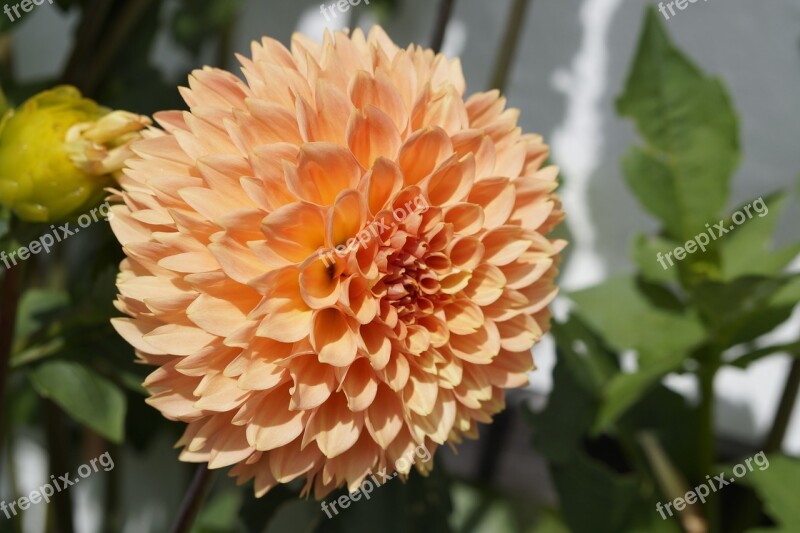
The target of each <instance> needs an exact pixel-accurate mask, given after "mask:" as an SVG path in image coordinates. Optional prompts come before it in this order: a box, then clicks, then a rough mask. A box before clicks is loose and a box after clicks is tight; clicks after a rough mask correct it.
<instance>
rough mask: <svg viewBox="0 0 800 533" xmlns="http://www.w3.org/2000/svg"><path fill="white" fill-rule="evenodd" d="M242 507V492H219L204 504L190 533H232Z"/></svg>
mask: <svg viewBox="0 0 800 533" xmlns="http://www.w3.org/2000/svg"><path fill="white" fill-rule="evenodd" d="M241 507H242V491H241V490H237V489H232V490H226V491H221V492H220V493H219V494H216V495H215V496H214V498H212V499H211V500H210V501H209V502H208V503H207V504H205V505H204V506H203V508H202V510H201V512H200V514H199V516H198V517H197V520H196V521H195V523H194V526H193V527H192V533H232V532H234V531H242V528H238V529H233V524H236V523H237V521H238V517H239V510H240V509H241Z"/></svg>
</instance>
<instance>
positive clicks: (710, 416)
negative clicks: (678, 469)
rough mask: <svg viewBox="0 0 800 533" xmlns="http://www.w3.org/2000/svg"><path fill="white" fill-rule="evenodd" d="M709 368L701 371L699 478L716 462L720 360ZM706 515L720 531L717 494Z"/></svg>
mask: <svg viewBox="0 0 800 533" xmlns="http://www.w3.org/2000/svg"><path fill="white" fill-rule="evenodd" d="M709 364H710V367H709V368H703V369H701V371H700V372H699V375H698V377H699V379H700V394H701V403H700V435H699V442H698V452H699V453H698V457H699V472H698V478H697V480H698V481H700V480H703V479H705V476H706V475H713V472H714V470H713V469H714V465H715V464H716V438H715V433H714V405H715V404H714V377H715V376H716V375H717V370H718V369H719V364H718V361H714V362H711V363H709ZM705 510H706V516H707V517H708V531H709V533H716V532H717V531H719V501H718V499H717V497H716V494H711V495H710V496H709V497H708V499H707V500H706V505H705Z"/></svg>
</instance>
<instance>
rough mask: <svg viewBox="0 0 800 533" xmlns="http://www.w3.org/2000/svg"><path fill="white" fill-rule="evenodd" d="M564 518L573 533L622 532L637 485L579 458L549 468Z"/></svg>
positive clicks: (631, 510)
mask: <svg viewBox="0 0 800 533" xmlns="http://www.w3.org/2000/svg"><path fill="white" fill-rule="evenodd" d="M551 473H552V476H553V481H554V482H555V485H556V488H557V489H558V495H559V498H560V500H561V508H562V512H563V516H564V519H565V520H566V522H567V525H568V526H569V529H570V531H573V532H574V533H619V532H620V531H626V530H627V529H626V527H625V526H626V525H627V524H628V522H629V520H630V518H631V516H632V515H633V513H634V512H635V510H636V508H637V505H638V504H639V501H638V498H637V497H638V484H637V482H636V480H635V478H633V477H631V476H621V475H618V474H615V473H613V472H612V471H610V470H608V469H607V468H605V467H604V466H602V465H600V464H597V463H595V462H594V461H592V460H589V459H588V458H586V457H585V456H583V455H579V456H577V457H576V458H574V459H573V461H571V462H569V463H563V464H558V465H554V466H553V467H552V469H551Z"/></svg>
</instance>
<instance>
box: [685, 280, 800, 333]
mask: <svg viewBox="0 0 800 533" xmlns="http://www.w3.org/2000/svg"><path fill="white" fill-rule="evenodd" d="M798 279H800V276H793V277H785V278H766V277H760V276H748V277H744V278H738V279H736V280H734V281H732V282H730V283H720V282H717V281H706V282H703V283H701V284H700V285H698V286H697V287H695V289H694V291H693V297H694V303H695V306H696V307H697V309H698V310H699V311H700V312H701V314H702V316H703V318H704V320H705V321H706V322H707V323H708V324H709V326H710V328H711V329H713V331H714V332H715V335H716V337H717V339H718V340H717V343H718V344H719V345H721V346H722V347H723V348H727V347H729V346H734V345H736V344H739V343H742V342H747V341H751V340H753V339H755V338H757V337H759V336H761V335H763V334H765V333H768V332H770V331H772V330H773V329H775V328H776V327H777V326H778V325H780V324H782V323H783V322H785V321H786V320H787V319H788V318H789V317H790V316H791V314H792V309H793V308H794V306H795V305H797V303H798V301H800V298H798V299H793V300H792V295H793V293H792V291H791V290H790V289H792V288H793V287H795V284H797V280H798ZM797 288H798V289H800V284H798V285H797Z"/></svg>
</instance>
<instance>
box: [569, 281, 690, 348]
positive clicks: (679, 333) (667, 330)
mask: <svg viewBox="0 0 800 533" xmlns="http://www.w3.org/2000/svg"><path fill="white" fill-rule="evenodd" d="M569 297H570V298H571V299H572V300H574V301H575V303H577V304H578V308H577V311H576V313H577V314H578V315H580V316H582V317H584V318H585V319H586V321H587V322H588V323H589V325H590V326H591V327H592V328H593V329H595V330H596V331H598V332H599V333H601V334H602V335H603V337H604V338H605V339H606V342H608V344H609V345H610V346H611V347H612V348H614V349H616V350H617V351H620V352H621V351H624V350H637V351H642V352H646V357H647V358H648V359H653V360H657V359H659V358H660V357H668V356H671V355H672V354H674V353H675V352H681V353H684V354H687V355H688V353H689V351H690V350H691V349H692V348H693V347H694V346H696V345H697V344H698V343H700V342H701V341H702V340H703V338H704V337H705V331H704V330H703V327H702V325H701V323H700V320H699V318H698V317H697V315H696V314H695V313H694V312H692V311H689V310H686V311H685V312H679V311H670V310H666V309H662V308H659V307H657V306H656V305H654V304H653V303H652V302H651V300H649V299H648V298H647V297H645V295H644V294H643V293H642V292H641V291H640V290H639V286H638V284H637V281H636V279H634V278H633V277H630V276H621V277H615V278H611V279H609V280H608V281H606V282H605V283H603V284H602V285H598V286H596V287H591V288H589V289H584V290H581V291H578V292H574V293H572V294H570V295H569Z"/></svg>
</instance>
